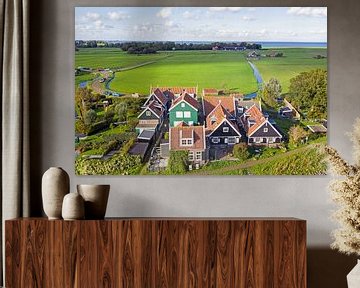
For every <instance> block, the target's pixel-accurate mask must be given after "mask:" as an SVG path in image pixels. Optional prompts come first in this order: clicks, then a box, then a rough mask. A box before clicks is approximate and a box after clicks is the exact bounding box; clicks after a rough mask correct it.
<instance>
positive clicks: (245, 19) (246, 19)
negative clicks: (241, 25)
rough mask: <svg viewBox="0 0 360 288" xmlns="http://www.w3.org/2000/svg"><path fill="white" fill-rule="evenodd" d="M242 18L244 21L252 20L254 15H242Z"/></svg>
mask: <svg viewBox="0 0 360 288" xmlns="http://www.w3.org/2000/svg"><path fill="white" fill-rule="evenodd" d="M241 19H242V20H244V21H254V20H256V19H255V18H254V17H251V16H243V17H241Z"/></svg>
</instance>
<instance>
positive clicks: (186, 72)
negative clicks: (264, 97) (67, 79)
mask: <svg viewBox="0 0 360 288" xmlns="http://www.w3.org/2000/svg"><path fill="white" fill-rule="evenodd" d="M172 53H173V54H172V56H171V57H168V58H166V59H163V60H160V61H158V62H156V63H154V64H151V65H147V66H144V67H140V68H137V69H133V70H129V71H124V72H118V73H116V77H115V79H114V80H113V81H112V82H111V85H110V87H111V89H113V90H115V91H120V92H121V93H132V92H138V93H140V94H146V93H148V91H149V87H150V86H151V85H152V86H197V85H198V87H199V91H202V89H203V88H206V87H214V88H218V89H228V90H231V91H238V92H242V93H249V92H253V91H255V90H256V87H257V85H256V81H255V79H254V77H253V73H252V70H251V68H250V66H249V64H248V63H247V62H246V59H245V58H244V56H243V54H242V53H238V52H220V51H217V52H212V51H184V52H180V51H179V52H172Z"/></svg>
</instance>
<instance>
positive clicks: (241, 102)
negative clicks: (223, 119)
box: [237, 100, 261, 111]
mask: <svg viewBox="0 0 360 288" xmlns="http://www.w3.org/2000/svg"><path fill="white" fill-rule="evenodd" d="M253 105H255V106H256V107H257V108H259V110H260V111H261V105H260V103H259V101H255V100H238V101H237V106H238V107H244V108H246V109H250V108H251V107H252V106H253Z"/></svg>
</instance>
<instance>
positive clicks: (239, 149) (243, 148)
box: [233, 143, 250, 160]
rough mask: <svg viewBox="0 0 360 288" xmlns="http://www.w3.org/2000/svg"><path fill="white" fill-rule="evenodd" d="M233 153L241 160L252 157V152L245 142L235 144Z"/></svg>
mask: <svg viewBox="0 0 360 288" xmlns="http://www.w3.org/2000/svg"><path fill="white" fill-rule="evenodd" d="M233 155H234V157H236V158H239V159H240V160H246V159H248V158H249V157H250V152H249V150H248V147H247V145H246V144H245V143H239V144H235V145H234V147H233Z"/></svg>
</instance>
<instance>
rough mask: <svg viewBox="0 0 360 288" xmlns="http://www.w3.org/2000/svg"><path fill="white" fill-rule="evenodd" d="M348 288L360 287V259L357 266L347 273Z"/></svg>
mask: <svg viewBox="0 0 360 288" xmlns="http://www.w3.org/2000/svg"><path fill="white" fill-rule="evenodd" d="M346 278H347V283H348V288H359V287H360V260H358V262H357V264H356V265H355V267H354V268H353V269H352V270H351V271H350V273H349V274H348V275H347V277H346Z"/></svg>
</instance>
